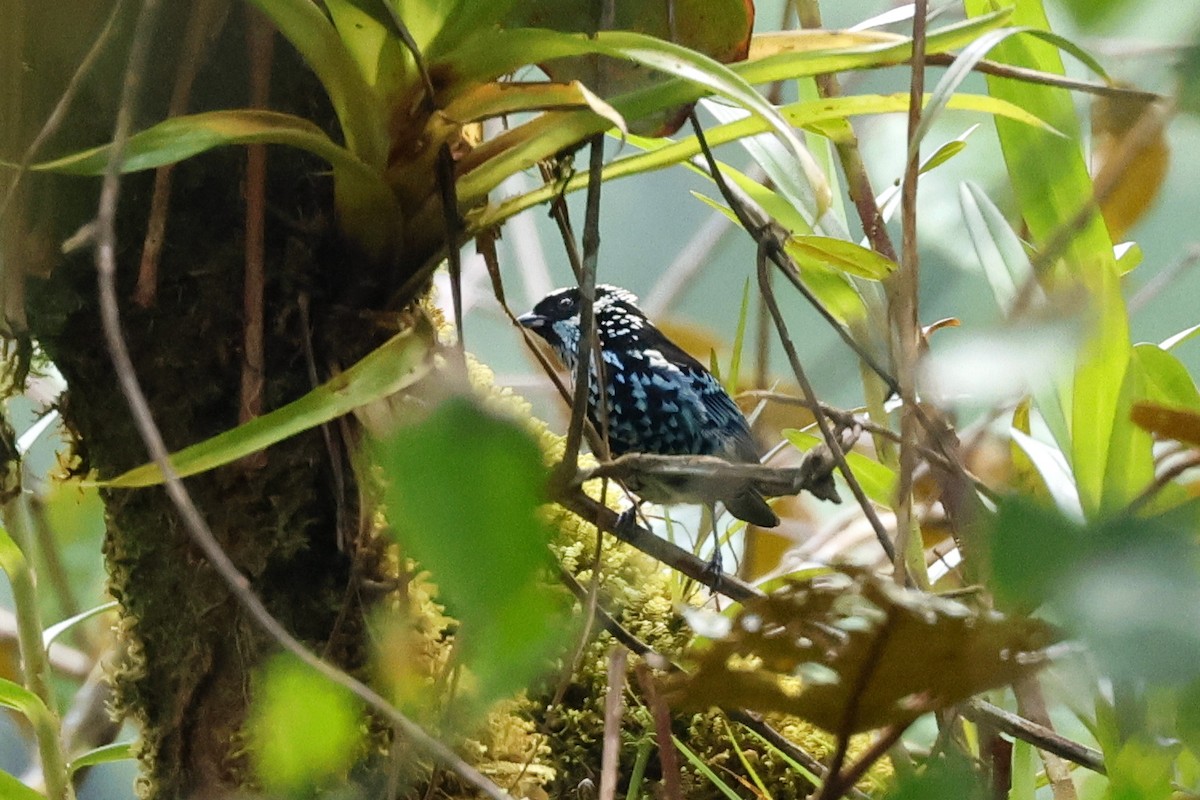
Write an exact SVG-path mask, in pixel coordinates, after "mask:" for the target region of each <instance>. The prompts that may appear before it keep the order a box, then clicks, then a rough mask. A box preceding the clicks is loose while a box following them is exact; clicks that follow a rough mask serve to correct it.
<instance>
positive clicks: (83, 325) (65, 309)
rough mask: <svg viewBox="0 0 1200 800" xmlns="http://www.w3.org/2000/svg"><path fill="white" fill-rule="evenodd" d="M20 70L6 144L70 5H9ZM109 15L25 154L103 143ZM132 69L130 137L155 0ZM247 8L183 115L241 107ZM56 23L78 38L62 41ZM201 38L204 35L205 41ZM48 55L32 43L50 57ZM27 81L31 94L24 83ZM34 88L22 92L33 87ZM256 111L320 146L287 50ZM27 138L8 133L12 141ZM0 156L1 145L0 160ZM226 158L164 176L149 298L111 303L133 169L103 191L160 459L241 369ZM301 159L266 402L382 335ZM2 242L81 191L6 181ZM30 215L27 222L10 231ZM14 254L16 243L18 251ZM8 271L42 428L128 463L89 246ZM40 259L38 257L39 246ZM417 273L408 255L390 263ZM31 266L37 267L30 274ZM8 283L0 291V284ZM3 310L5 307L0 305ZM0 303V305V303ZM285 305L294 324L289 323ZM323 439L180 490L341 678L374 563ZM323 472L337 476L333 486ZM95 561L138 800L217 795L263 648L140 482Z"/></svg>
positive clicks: (268, 305) (154, 76) (353, 260)
mask: <svg viewBox="0 0 1200 800" xmlns="http://www.w3.org/2000/svg"><path fill="white" fill-rule="evenodd" d="M20 5H21V6H22V9H21V10H23V17H16V16H6V18H7V19H10V20H11V19H23V24H24V25H25V28H24V41H23V48H24V49H23V52H22V54H21V57H22V58H23V59H25V60H26V61H27V62H28V63H32V64H34V65H35V66H41V67H43V68H44V69H43V70H42V71H40V72H39V71H38V70H37V69H35V70H33V71H32V72H30V73H28V74H27V76H26V79H25V83H24V86H23V93H22V95H21V97H22V99H23V101H25V102H23V103H22V109H23V115H24V123H23V126H22V127H23V129H24V131H26V132H28V131H32V130H34V129H36V126H37V125H40V122H41V120H42V119H44V117H45V115H46V113H47V112H48V109H49V103H51V102H52V101H53V99H54V98H55V97H56V96H57V93H58V92H59V91H61V84H58V85H49V83H50V80H49V77H48V76H50V75H57V76H59V78H61V79H63V80H64V81H65V76H66V75H67V74H69V71H70V69H73V65H74V63H75V62H76V61H77V60H78V59H79V58H81V56H82V52H83V50H84V49H86V47H87V46H88V44H89V42H90V39H89V37H86V36H82V35H81V36H80V40H79V41H78V42H75V43H74V49H70V48H66V49H67V50H68V52H62V51H61V50H59V51H55V52H56V53H57V55H58V56H59V57H61V59H60V60H61V63H59V64H58V65H57V68H55V69H52V68H51V67H53V66H54V65H53V64H47V63H46V60H47V59H46V57H45V56H46V53H47V52H48V51H47V50H44V49H39V48H42V47H49V45H46V43H45V42H44V41H42V40H43V39H44V38H45V37H46V36H54V35H55V34H54V32H53V31H54V29H55V26H56V25H59V24H68V23H69V21H70V20H71V19H72V12H76V13H77V14H79V15H82V16H78V17H76V18H77V19H85V18H86V19H87V20H88V21H89V23H93V22H94V23H95V24H93V25H91V28H90V29H91V33H92V34H93V35H94V33H95V32H96V31H97V30H99V27H100V23H101V21H102V15H101V14H98V13H96V12H95V11H94V10H93V11H90V12H88V11H87V10H86V9H84V8H83V6H88V5H90V4H87V3H79V2H73V3H67V4H62V5H65V6H67V8H61V7H59V4H49V5H51V6H55V8H54V9H49V8H42V7H41V6H40V5H38V4H33V3H21V4H20ZM130 5H132V6H135V7H134V8H131V9H126V11H127V12H129V13H127V15H126V18H125V19H124V20H123V23H122V24H123V30H124V31H125V34H124V35H121V36H118V37H117V38H116V40H115V41H114V42H113V43H112V44H111V45H110V46H109V47H108V49H107V51H106V55H105V56H104V57H103V58H102V59H101V63H100V64H99V65H98V66H97V68H96V69H95V71H94V72H93V74H92V75H91V76H90V77H89V79H88V80H87V82H86V84H85V89H84V92H83V94H82V95H81V96H80V98H79V100H78V101H77V103H76V106H75V112H74V113H73V114H72V115H71V120H70V124H69V126H68V128H67V129H66V130H64V131H63V133H62V134H61V135H59V136H57V137H56V138H55V139H54V140H53V141H52V143H51V145H50V146H49V147H48V148H47V153H46V154H47V155H57V154H61V153H63V152H67V151H69V150H72V149H75V148H78V147H82V146H86V145H95V144H97V143H101V142H104V141H107V140H108V139H109V138H110V137H111V130H112V120H113V119H114V115H115V98H116V97H117V95H118V94H119V92H118V87H119V85H120V79H121V70H122V69H123V63H124V59H125V54H126V53H127V50H128V31H129V30H131V29H132V27H133V25H132V23H133V15H134V14H135V13H136V11H137V8H136V6H137V5H138V4H130ZM164 5H165V9H164V12H163V15H162V19H161V21H160V24H159V27H158V30H157V32H156V34H155V46H154V54H153V56H152V60H151V64H152V67H151V69H150V70H149V73H148V74H147V75H146V76H145V77H144V81H143V86H144V91H143V94H142V102H141V113H140V114H139V126H138V127H144V126H145V125H146V124H148V123H149V122H152V121H154V120H157V119H160V118H162V117H163V116H164V115H165V110H166V103H167V98H168V97H169V95H170V90H171V86H172V83H173V81H174V75H175V71H176V69H177V66H178V64H177V61H178V54H179V53H180V52H181V50H182V40H183V32H184V30H185V28H186V25H187V15H188V13H189V9H190V7H191V4H164ZM246 25H247V9H246V7H245V6H243V5H242V4H240V3H234V4H232V5H231V6H230V8H229V14H228V17H227V18H226V19H225V20H224V21H223V25H222V26H221V27H220V28H219V35H216V36H215V38H214V39H213V40H212V42H211V43H210V45H209V48H208V50H207V52H206V56H205V59H204V62H203V64H202V67H201V70H200V72H199V75H198V77H197V80H196V83H195V89H194V93H193V100H192V102H191V104H190V110H191V111H198V110H207V109H216V108H238V107H245V106H246V105H247V104H248V98H247V88H246V87H247V86H248V85H249V78H248V70H249V67H248V61H247V56H246V45H245V29H246ZM74 30H78V28H77V27H76V28H74ZM214 33H216V30H214ZM51 49H52V48H51ZM39 81H42V82H41V83H39ZM35 90H36V93H35ZM271 106H272V107H273V108H276V109H280V110H288V111H292V112H294V113H297V114H300V115H303V116H306V117H308V118H310V119H313V120H315V121H318V122H325V123H327V126H328V127H329V128H330V129H331V131H332V132H333V134H334V135H335V136H336V135H337V133H336V127H335V126H334V125H333V123H332V120H333V116H332V114H331V113H330V112H329V111H328V109H327V107H326V100H325V96H324V93H323V92H322V90H321V89H320V87H319V85H318V84H317V83H316V81H315V80H314V79H313V78H312V77H311V75H310V73H309V72H308V70H307V69H306V67H305V66H304V65H303V63H302V62H301V61H300V59H299V58H298V57H297V56H296V54H295V53H294V52H293V51H292V50H291V49H290V47H289V46H288V45H286V44H285V43H284V42H282V41H280V42H278V43H277V46H276V58H275V63H274V70H273V83H272V100H271ZM31 135H32V134H31V133H30V134H29V135H26V136H25V137H24V138H23V139H22V141H23V142H25V143H27V142H28V141H29V137H30V136H31ZM3 155H4V156H5V157H10V158H11V157H13V156H14V155H19V154H14V153H4V154H3ZM244 165H245V151H244V150H242V149H241V148H227V149H223V150H218V151H215V152H213V153H210V154H207V155H204V156H201V157H198V158H194V159H191V160H188V161H186V162H184V163H182V164H180V165H179V166H178V167H177V168H176V170H175V174H174V188H173V191H172V199H171V211H170V215H169V217H168V222H167V231H166V242H165V246H164V247H163V251H162V260H161V265H160V273H159V284H158V292H157V302H156V303H155V304H154V305H153V306H152V307H150V308H141V307H139V306H137V305H136V304H135V303H133V302H132V300H131V299H130V298H131V295H132V293H133V288H134V281H135V279H136V275H137V271H138V264H139V261H140V259H141V254H142V243H143V238H144V235H145V229H146V221H147V217H148V214H149V206H150V195H151V191H152V186H153V181H154V176H153V175H152V174H149V173H146V174H139V175H133V176H129V177H127V178H125V179H124V182H123V186H122V193H121V204H120V208H119V216H118V227H119V230H118V236H119V240H118V249H119V270H120V277H119V280H120V293H121V297H122V302H123V308H122V314H123V323H124V334H125V337H126V339H127V341H128V344H129V348H130V350H131V352H132V355H133V359H134V361H135V363H136V366H137V372H138V377H139V379H140V380H141V382H142V385H143V387H144V389H145V391H146V394H147V395H148V397H149V399H150V403H151V405H152V407H153V409H154V413H155V417H156V420H157V422H158V424H159V425H160V426H161V427H162V429H163V433H164V435H165V438H166V441H167V444H168V446H169V447H170V448H171V449H178V448H181V447H183V446H185V445H187V444H191V443H194V442H197V441H200V440H202V439H204V438H206V437H209V436H212V435H214V434H216V433H219V432H221V431H224V430H227V429H229V428H231V427H233V426H234V425H236V424H237V422H238V406H239V386H240V381H241V373H242V359H243V347H242V340H243V319H242V282H243V262H244V255H243V230H244V224H245V222H244V209H245V202H244V199H243V190H244V186H243V183H244ZM325 171H326V167H325V165H324V164H323V163H321V162H318V161H315V160H313V159H311V158H307V157H305V156H303V155H302V154H299V153H297V152H296V151H288V150H284V149H282V148H276V149H272V150H271V152H270V155H269V166H268V179H267V209H268V211H267V236H266V280H267V284H266V287H267V288H266V301H265V307H264V318H265V337H266V342H265V353H266V364H265V376H264V377H265V386H266V389H265V396H264V407H265V408H266V409H268V410H269V409H271V408H275V407H278V406H279V405H281V404H283V403H285V402H287V401H289V400H292V399H294V398H296V397H298V396H300V395H301V394H303V393H304V392H306V391H308V390H309V389H311V388H312V382H311V380H310V377H309V366H308V365H309V357H308V356H307V355H306V354H307V353H310V352H311V353H312V354H313V356H312V358H313V360H314V362H315V364H316V365H317V366H318V370H319V371H320V372H321V373H322V375H323V376H327V374H328V372H327V370H328V367H329V365H332V364H341V365H345V364H347V363H349V362H351V361H353V360H355V359H356V358H358V357H360V356H361V355H363V354H364V353H365V352H366V351H367V349H368V348H369V347H370V346H371V345H372V344H373V343H376V342H378V341H381V340H382V339H383V338H384V336H385V335H386V334H387V333H389V332H388V331H386V330H383V329H382V328H381V327H380V326H378V325H377V324H376V320H377V319H378V315H377V314H374V313H372V312H376V311H378V310H379V309H378V308H377V307H373V306H371V305H370V304H372V303H373V304H379V303H380V298H384V297H386V296H387V291H386V290H387V287H386V286H384V285H381V284H380V283H379V282H378V281H376V280H375V279H374V278H373V276H375V275H377V274H380V271H379V270H377V269H375V267H374V265H371V264H367V263H364V262H363V261H362V260H361V259H358V258H357V257H356V256H355V254H354V253H353V252H352V251H351V250H350V249H348V248H346V247H344V246H343V244H342V243H341V242H340V241H339V239H338V238H337V236H336V235H335V234H334V233H333V225H332V195H331V186H330V183H329V180H328V177H327V176H326V175H325V174H324V173H325ZM26 185H27V187H28V191H27V193H26V194H25V203H24V209H25V210H26V213H25V214H24V219H25V224H24V225H23V227H22V230H21V231H19V233H20V236H21V239H22V241H23V242H30V241H50V242H54V243H57V242H61V241H63V240H64V239H65V238H67V237H68V236H70V234H72V233H73V232H74V231H75V230H77V229H78V228H79V226H81V225H82V224H84V223H86V222H87V221H88V220H90V219H91V218H93V217H94V215H95V210H96V200H97V195H98V182H97V181H93V180H83V179H71V178H45V177H41V178H33V179H31V180H29V181H28V182H27V184H26ZM30 220H34V221H35V223H30V222H29V221H30ZM24 249H25V250H28V249H29V248H28V247H26V248H24ZM7 251H8V252H9V253H10V258H9V259H8V264H7V268H8V269H9V270H10V273H9V274H10V275H11V274H12V272H11V270H13V269H14V268H16V269H23V270H24V273H25V275H24V277H25V281H24V293H25V298H24V300H25V302H24V303H23V307H24V314H25V319H24V320H21V319H20V318H19V317H20V313H16V314H13V313H10V314H9V317H10V319H9V324H10V327H12V328H13V329H14V330H15V332H16V333H18V334H22V335H28V336H31V337H32V339H33V340H34V341H36V342H38V343H40V344H41V346H42V347H43V348H44V349H45V351H46V353H47V354H48V355H49V357H50V358H51V359H52V360H53V361H54V363H55V364H57V365H58V367H59V368H60V369H61V371H62V373H63V375H64V376H65V378H66V379H67V383H68V386H69V390H68V394H67V395H66V397H65V398H64V400H63V403H62V412H63V419H64V420H65V422H66V424H67V425H68V426H69V427H70V428H71V430H72V431H73V433H74V434H75V436H76V437H77V448H78V451H79V454H80V455H81V457H82V460H81V463H80V467H81V468H82V469H93V470H96V471H98V473H99V474H100V475H101V476H112V475H114V474H117V473H119V472H120V471H123V470H126V469H128V468H131V467H133V466H136V465H137V464H140V463H143V462H145V461H146V460H147V456H146V451H145V449H144V447H143V445H142V443H141V440H140V438H139V436H138V435H137V433H136V431H135V429H134V426H133V423H132V418H131V415H130V412H129V410H128V409H127V407H126V405H125V402H124V400H123V398H122V396H121V394H120V392H119V390H118V386H117V382H116V378H115V375H114V372H113V368H112V365H111V362H110V359H109V354H108V352H107V350H106V349H105V346H104V343H103V337H102V335H101V325H100V319H99V314H98V309H97V302H96V278H95V269H94V267H93V262H92V254H91V251H90V250H83V251H80V252H78V253H76V254H74V255H71V256H69V257H67V258H65V259H60V260H58V262H57V263H55V262H51V261H44V262H42V263H40V264H38V263H34V262H32V261H29V260H28V259H26V260H24V261H21V260H20V259H17V258H13V257H12V255H11V254H12V252H13V249H12V247H11V243H10V246H9V247H8V249H7ZM43 251H46V250H45V248H43ZM412 255H413V258H412V259H411V261H412V262H413V263H419V262H420V261H421V260H422V258H423V257H424V256H426V255H427V254H412ZM39 273H41V274H39ZM8 285H9V286H12V285H13V283H12V282H9V284H8ZM11 299H12V298H11V296H10V297H8V298H6V300H11ZM10 307H11V306H10ZM302 307H307V308H310V309H311V313H302V311H301V309H302ZM332 441H333V446H332V447H330V446H329V444H328V442H327V440H326V438H325V437H324V436H323V435H322V433H321V432H320V431H311V432H309V433H308V434H305V435H302V436H298V437H295V438H293V439H290V440H288V441H287V442H285V443H283V444H280V445H278V446H276V447H273V448H271V449H270V450H269V451H268V452H267V454H266V457H265V460H263V461H262V463H258V464H235V465H232V466H229V467H226V468H223V469H219V470H216V471H213V472H211V473H208V474H205V475H201V476H198V477H196V478H192V479H189V480H188V481H187V486H188V488H189V490H190V491H191V493H192V495H193V497H194V498H195V500H196V502H197V505H198V506H199V508H200V509H201V510H202V512H203V513H204V514H205V516H206V518H207V520H208V523H209V524H210V525H211V527H212V529H213V532H214V534H215V535H216V537H217V539H218V540H219V541H220V542H221V543H222V544H223V546H224V547H225V548H226V550H227V551H228V553H229V554H230V555H231V557H232V558H233V559H234V561H235V562H236V563H237V564H238V565H239V567H240V569H241V570H242V572H243V573H244V574H245V575H247V576H248V577H249V578H250V579H251V581H252V583H253V586H254V589H255V591H256V592H257V593H258V594H259V595H260V596H261V597H262V598H263V600H264V601H265V603H266V605H267V607H268V608H269V609H270V610H271V611H272V613H274V614H275V615H276V616H277V617H278V618H279V619H280V620H281V621H282V622H283V623H284V625H285V626H287V627H288V628H289V629H290V630H291V631H292V632H293V633H294V634H296V635H297V636H298V637H299V638H300V639H302V640H303V641H305V642H307V643H308V644H309V645H310V646H311V647H312V648H313V649H315V650H316V651H318V652H321V653H323V654H324V655H326V656H327V657H329V658H331V659H332V660H335V661H337V662H340V663H342V664H344V665H346V666H347V667H348V668H350V669H353V668H355V667H358V666H360V665H361V664H362V662H363V659H364V640H363V636H362V634H363V611H364V603H365V599H364V597H363V596H362V594H361V593H360V591H359V588H358V586H357V585H356V577H357V576H361V575H364V574H368V575H369V574H372V572H373V570H374V562H372V557H371V556H370V554H369V553H368V552H366V551H369V548H361V549H357V550H356V548H355V547H354V546H348V547H345V548H339V546H338V541H339V539H340V540H343V541H347V542H351V543H353V542H354V541H355V539H356V535H357V530H358V509H357V507H356V503H355V498H356V492H355V490H354V487H353V478H352V475H351V472H350V469H349V467H348V465H347V463H346V454H345V451H344V450H345V448H344V445H343V443H342V442H341V440H340V437H339V436H338V435H337V434H336V431H335V432H334V435H333V437H332ZM343 478H344V480H342V479H343ZM104 499H105V503H106V507H107V512H108V526H109V529H108V537H107V541H106V545H105V557H106V559H107V564H108V568H109V571H110V574H111V591H112V593H113V595H114V597H115V598H116V599H117V600H119V601H120V604H121V609H122V626H121V636H122V637H123V639H124V640H125V644H126V645H127V646H126V647H125V648H124V651H125V655H124V656H123V658H122V659H121V661H120V663H119V664H118V665H117V668H116V675H115V677H116V688H117V696H118V703H119V707H120V708H121V710H122V711H124V712H125V713H127V714H130V715H131V716H132V717H133V718H134V719H136V720H137V721H138V722H139V723H140V725H141V727H142V732H143V736H144V749H143V762H144V767H145V785H144V787H143V793H144V794H146V795H148V796H151V797H158V798H180V797H190V796H206V795H209V794H217V793H220V792H223V791H225V790H228V789H230V788H233V787H238V786H242V785H244V783H245V782H246V780H247V778H248V773H247V766H246V763H245V760H244V757H243V754H244V751H245V747H244V741H242V739H241V733H240V731H241V726H242V723H243V720H244V719H245V714H246V710H247V705H248V703H249V701H250V698H251V684H252V678H253V674H254V670H255V668H256V667H257V666H258V665H260V664H261V663H262V662H263V660H264V659H265V658H266V657H267V656H269V655H270V654H272V653H273V652H275V651H276V650H277V647H276V646H275V644H274V643H273V642H271V641H270V640H269V639H267V638H266V637H265V636H264V634H263V633H262V632H261V631H260V630H259V629H258V628H257V627H256V626H255V625H254V624H253V623H252V621H250V620H249V619H248V617H247V615H246V614H245V613H244V612H243V610H242V608H241V607H239V605H238V604H237V603H236V602H235V601H234V600H233V598H232V596H231V594H230V592H229V590H228V589H227V587H226V585H225V583H224V582H223V581H222V579H221V578H220V577H218V576H217V575H216V574H215V573H214V571H213V570H212V569H211V568H210V566H209V565H208V564H207V562H206V561H205V560H204V559H203V558H202V557H201V556H200V554H199V552H198V551H197V549H196V548H195V547H193V545H192V544H191V542H190V540H189V538H188V535H187V532H186V531H185V530H184V528H183V526H182V524H181V522H180V520H179V517H178V515H177V514H176V513H175V511H174V509H173V507H172V505H171V503H170V502H169V501H168V499H167V497H166V494H165V492H164V491H162V490H161V489H149V490H138V491H109V492H106V493H105V498H104Z"/></svg>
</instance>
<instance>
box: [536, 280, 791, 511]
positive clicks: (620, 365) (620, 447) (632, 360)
mask: <svg viewBox="0 0 1200 800" xmlns="http://www.w3.org/2000/svg"><path fill="white" fill-rule="evenodd" d="M636 303H637V297H636V296H634V295H633V294H632V293H631V292H629V291H627V290H625V289H621V288H619V287H616V286H609V285H606V284H601V285H599V286H597V287H596V302H595V306H594V309H595V314H596V334H597V337H598V339H599V344H600V354H601V357H602V359H603V361H604V368H603V397H604V403H605V405H604V413H605V415H606V418H605V419H604V420H603V421H602V419H601V415H600V397H601V389H600V383H601V381H600V380H598V379H597V377H596V368H595V363H593V364H592V365H591V370H590V375H591V383H590V384H589V386H588V417H589V418H590V419H591V421H592V424H593V425H594V426H595V427H596V430H601V429H602V427H601V426H602V424H606V425H607V430H608V446H609V450H610V452H611V453H612V455H613V456H622V455H624V454H626V453H650V454H655V455H704V456H718V457H720V458H724V459H726V460H728V461H734V462H741V463H758V448H757V446H756V445H755V443H754V439H753V437H752V436H751V435H750V426H749V425H748V424H747V422H746V418H745V417H744V416H743V415H742V411H741V409H739V408H738V407H737V404H736V403H734V402H733V399H732V398H730V396H729V395H728V393H726V391H725V389H724V388H723V387H722V386H721V383H720V381H718V380H717V379H716V378H714V377H713V376H712V373H710V372H709V371H708V370H707V369H705V368H704V367H703V366H702V365H701V364H700V362H699V361H697V360H696V359H694V358H692V357H691V356H690V355H688V354H687V353H685V352H684V351H683V350H682V349H681V348H680V347H679V346H678V345H676V344H675V343H674V342H672V341H671V340H670V339H668V338H667V337H666V336H664V335H663V333H662V331H660V330H659V329H658V328H656V327H654V325H653V323H651V322H650V320H649V319H647V318H646V315H645V314H643V313H642V311H641V309H639V308H638V307H637V305H636ZM579 319H580V294H579V290H578V289H577V288H575V287H569V288H565V289H557V290H555V291H553V292H551V293H550V294H549V295H547V296H546V297H544V298H543V299H542V300H541V301H540V302H538V304H537V305H535V306H534V307H533V310H532V311H530V312H529V313H528V314H522V315H521V316H520V317H518V318H517V322H519V323H520V324H521V325H523V326H524V327H526V328H528V329H529V330H530V331H532V332H533V333H535V334H537V335H538V336H540V337H541V338H542V339H545V340H546V342H547V343H548V344H549V345H550V347H551V348H552V349H553V350H554V352H555V354H557V356H558V357H559V359H560V360H561V361H562V362H563V363H564V364H565V365H566V367H567V369H568V370H570V372H571V374H572V375H574V371H575V364H576V359H577V358H578V351H579V338H580V332H579ZM629 488H631V489H633V490H634V491H635V492H637V493H638V495H639V496H640V497H641V498H642V499H643V500H647V501H650V502H653V503H667V504H670V503H681V502H706V503H707V502H713V501H716V500H720V501H722V502H723V503H724V504H725V507H726V508H728V509H729V511H730V513H732V514H733V515H734V516H735V517H737V518H738V519H743V520H745V521H747V522H750V523H753V524H754V525H759V526H761V527H766V528H773V527H775V526H776V525H778V524H779V517H778V516H776V514H775V512H774V511H772V510H771V507H770V506H769V505H767V502H766V500H764V499H763V497H762V495H761V494H759V493H758V492H757V491H755V490H754V489H752V488H739V489H738V490H737V491H736V493H733V494H732V495H731V496H727V497H709V498H701V497H696V496H695V495H694V494H692V493H689V491H688V487H687V486H686V485H680V484H678V483H672V484H671V485H665V484H663V483H661V482H659V483H656V484H655V485H645V484H643V485H639V486H630V487H629Z"/></svg>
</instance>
